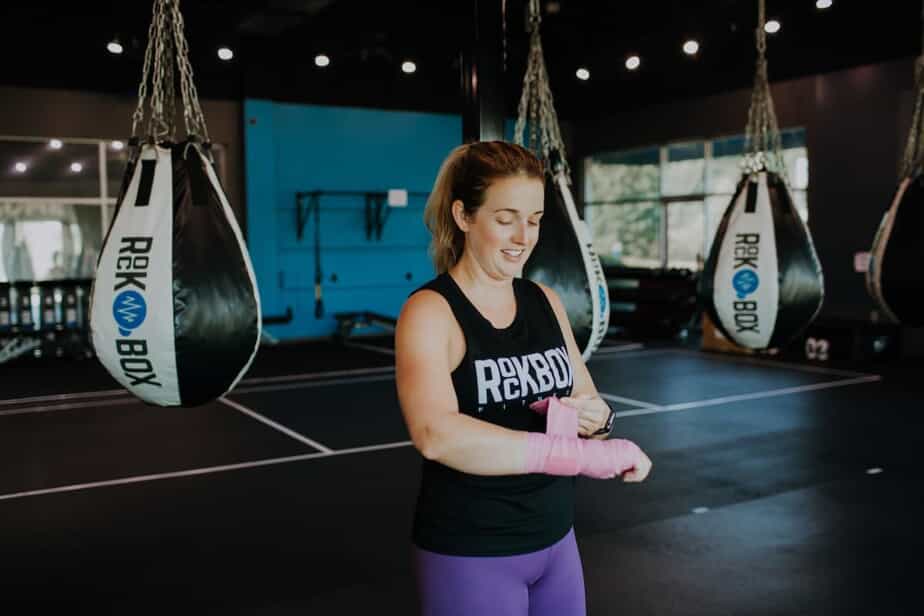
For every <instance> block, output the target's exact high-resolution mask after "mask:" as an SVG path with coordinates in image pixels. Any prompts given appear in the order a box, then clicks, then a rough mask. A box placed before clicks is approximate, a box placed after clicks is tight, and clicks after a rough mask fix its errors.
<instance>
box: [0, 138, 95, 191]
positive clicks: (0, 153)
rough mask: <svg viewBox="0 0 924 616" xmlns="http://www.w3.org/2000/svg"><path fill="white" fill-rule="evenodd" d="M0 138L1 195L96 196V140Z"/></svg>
mask: <svg viewBox="0 0 924 616" xmlns="http://www.w3.org/2000/svg"><path fill="white" fill-rule="evenodd" d="M55 141H56V143H55V144H54V145H55V146H56V147H52V145H51V144H50V142H49V141H0V196H7V197H99V189H100V185H99V152H98V148H97V146H96V145H95V144H92V143H91V144H86V143H68V142H67V141H64V140H55Z"/></svg>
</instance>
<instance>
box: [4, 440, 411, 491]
mask: <svg viewBox="0 0 924 616" xmlns="http://www.w3.org/2000/svg"><path fill="white" fill-rule="evenodd" d="M409 445H411V441H401V442H399V443H386V444H384V445H371V446H368V447H353V448H351V449H341V450H338V451H332V452H330V453H324V452H318V453H306V454H302V455H298V456H286V457H284V458H270V459H267V460H255V461H253V462H240V463H237V464H225V465H222V466H209V467H206V468H194V469H191V470H187V471H174V472H172V473H157V474H154V475H139V476H137V477H124V478H122V479H110V480H108V481H96V482H93V483H78V484H73V485H67V486H59V487H57V488H45V489H42V490H29V491H28V492H16V493H13V494H0V501H5V500H13V499H16V498H26V497H28V496H43V495H46V494H60V493H62V492H78V491H80V490H91V489H93V488H105V487H110V486H120V485H128V484H132V483H143V482H147V481H158V480H160V479H176V478H178V477H193V476H196V475H208V474H211V473H222V472H226V471H236V470H240V469H245V468H256V467H258V466H272V465H275V464H287V463H289V462H301V461H302V460H311V459H314V458H327V457H332V456H340V455H345V454H353V453H365V452H369V451H381V450H385V449H397V448H399V447H407V446H409Z"/></svg>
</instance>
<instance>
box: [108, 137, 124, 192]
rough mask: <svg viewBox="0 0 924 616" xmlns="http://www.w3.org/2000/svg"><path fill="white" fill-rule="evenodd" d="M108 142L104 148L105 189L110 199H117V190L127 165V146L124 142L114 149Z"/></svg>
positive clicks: (120, 186) (119, 187)
mask: <svg viewBox="0 0 924 616" xmlns="http://www.w3.org/2000/svg"><path fill="white" fill-rule="evenodd" d="M113 143H115V142H110V143H109V145H108V147H107V148H106V190H107V191H108V192H109V197H110V198H111V199H117V198H118V196H119V191H120V190H121V189H122V177H123V176H124V175H125V168H126V167H127V166H128V154H129V150H128V146H127V145H125V144H124V142H122V141H119V142H118V143H121V144H123V145H122V147H121V148H119V149H116V148H115V147H113Z"/></svg>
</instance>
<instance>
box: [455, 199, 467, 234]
mask: <svg viewBox="0 0 924 616" xmlns="http://www.w3.org/2000/svg"><path fill="white" fill-rule="evenodd" d="M452 218H453V220H455V221H456V224H457V225H458V226H459V229H461V230H462V233H468V227H469V220H468V214H466V213H465V205H464V204H463V203H462V202H461V201H459V200H458V199H456V200H455V201H453V202H452Z"/></svg>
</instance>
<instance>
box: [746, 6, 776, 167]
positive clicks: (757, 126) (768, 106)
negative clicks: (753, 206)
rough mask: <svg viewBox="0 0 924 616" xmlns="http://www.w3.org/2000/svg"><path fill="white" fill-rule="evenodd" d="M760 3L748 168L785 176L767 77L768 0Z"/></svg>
mask: <svg viewBox="0 0 924 616" xmlns="http://www.w3.org/2000/svg"><path fill="white" fill-rule="evenodd" d="M757 4H758V8H757V13H758V16H757V31H756V37H757V70H756V74H755V76H754V90H753V91H752V92H751V108H750V109H749V110H748V125H747V132H746V137H745V159H744V168H745V171H746V172H748V173H755V172H757V171H760V170H762V169H766V170H768V171H773V172H775V173H778V174H780V175H781V176H783V178H784V179H785V178H786V164H785V163H784V162H783V145H782V140H781V138H780V129H779V125H778V124H777V121H776V112H775V111H774V109H773V98H772V97H771V96H770V82H769V80H768V78H767V33H766V31H765V30H764V25H765V23H766V19H767V18H766V9H765V0H758V3H757Z"/></svg>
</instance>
